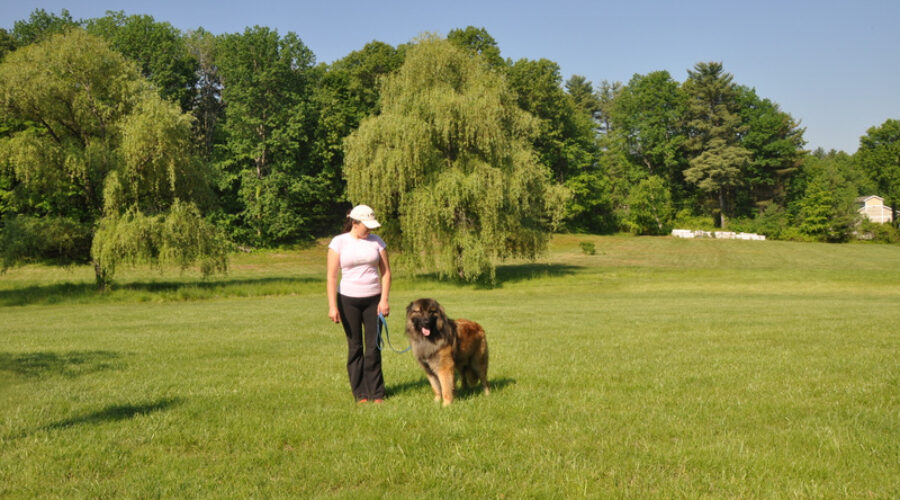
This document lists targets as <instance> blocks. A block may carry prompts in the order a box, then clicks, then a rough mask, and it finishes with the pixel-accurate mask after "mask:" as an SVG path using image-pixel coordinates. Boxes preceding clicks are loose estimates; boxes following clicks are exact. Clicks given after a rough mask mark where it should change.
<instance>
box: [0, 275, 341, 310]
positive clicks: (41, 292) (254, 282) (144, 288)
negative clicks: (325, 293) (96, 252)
mask: <svg viewBox="0 0 900 500" xmlns="http://www.w3.org/2000/svg"><path fill="white" fill-rule="evenodd" d="M321 282H324V278H291V277H269V278H253V279H227V278H226V279H219V280H202V281H143V282H142V281H135V282H128V283H116V284H114V285H113V287H112V291H113V292H115V291H119V290H123V291H130V292H147V293H154V294H165V293H170V294H171V293H176V292H179V291H181V290H187V289H192V290H201V291H207V292H212V291H214V290H223V291H224V292H225V294H226V295H227V293H228V288H232V287H234V288H236V287H241V286H247V285H250V286H258V287H265V286H267V285H285V286H288V287H292V286H300V285H306V284H309V283H321ZM102 293H104V292H100V291H98V290H97V285H96V284H94V283H87V282H85V283H54V284H52V285H32V286H26V287H21V288H14V289H9V290H0V307H4V306H6V307H9V306H25V305H33V304H44V305H51V304H59V303H62V302H71V301H76V300H78V299H80V298H92V297H96V296H98V295H100V294H102ZM264 293H265V292H264V290H263V291H261V292H260V295H262V294H264Z"/></svg>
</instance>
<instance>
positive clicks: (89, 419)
mask: <svg viewBox="0 0 900 500" xmlns="http://www.w3.org/2000/svg"><path fill="white" fill-rule="evenodd" d="M179 404H181V400H180V399H178V398H165V399H160V400H158V401H154V402H151V403H144V404H137V405H134V404H127V405H109V406H107V407H106V408H103V409H102V410H98V411H93V412H89V413H85V414H83V415H78V416H75V417H71V418H67V419H65V420H60V421H59V422H54V423H51V424H48V425H45V426H43V427H39V428H38V429H37V430H39V431H49V430H56V429H66V428H69V427H74V426H77V425H94V424H102V423H106V422H119V421H122V420H128V419H131V418H134V417H137V416H139V415H147V414H150V413H156V412H158V411H163V410H168V409H169V408H171V407H173V406H177V405H179Z"/></svg>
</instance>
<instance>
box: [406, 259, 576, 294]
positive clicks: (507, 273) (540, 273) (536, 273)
mask: <svg viewBox="0 0 900 500" xmlns="http://www.w3.org/2000/svg"><path fill="white" fill-rule="evenodd" d="M579 269H582V267H580V266H572V265H568V264H514V265H506V266H498V267H497V277H496V280H495V282H494V283H491V282H490V281H489V280H487V279H483V280H479V281H475V282H474V283H473V282H469V281H464V280H461V279H452V278H441V277H440V276H439V275H438V274H436V273H428V274H422V275H419V278H420V279H425V280H429V281H436V282H441V283H450V284H455V285H457V286H459V287H469V286H474V287H475V288H479V289H493V288H502V287H503V285H505V284H511V283H519V282H522V281H530V280H535V279H541V278H554V277H559V276H570V275H572V274H575V273H576V272H577V271H578V270H579Z"/></svg>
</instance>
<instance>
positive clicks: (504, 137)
mask: <svg viewBox="0 0 900 500" xmlns="http://www.w3.org/2000/svg"><path fill="white" fill-rule="evenodd" d="M537 128H538V124H537V122H536V120H535V119H534V118H533V117H532V116H531V115H529V114H528V113H526V112H524V111H522V110H521V109H520V108H519V107H518V106H517V104H516V96H515V95H514V94H513V93H512V92H511V91H510V90H509V88H508V87H507V85H506V83H505V81H504V79H503V77H502V76H501V75H500V74H499V73H497V72H495V71H493V70H491V69H490V67H489V66H488V65H486V64H484V63H483V62H482V61H481V60H480V56H478V55H474V54H471V53H469V52H467V51H463V50H461V49H459V48H457V47H455V46H454V45H453V44H452V43H450V42H448V41H446V40H443V39H439V38H437V37H434V36H426V37H423V38H422V39H420V40H418V41H417V42H416V43H414V44H413V45H412V46H411V47H410V48H409V51H408V52H407V55H406V60H405V62H404V64H403V66H401V68H400V69H399V70H398V71H397V72H396V73H394V74H392V75H389V76H387V77H385V78H384V79H383V80H382V87H381V113H380V114H378V115H376V116H372V117H369V118H367V119H365V120H363V121H362V123H361V124H360V127H359V128H358V129H357V130H356V131H355V132H354V133H353V134H351V135H350V136H349V137H348V138H347V140H346V143H345V166H344V175H345V177H346V179H347V193H348V196H349V198H350V200H351V201H352V202H353V203H366V204H369V205H371V206H373V207H374V208H375V210H376V212H377V213H378V214H379V219H380V220H381V221H382V223H383V224H384V227H383V229H382V230H381V232H382V235H383V236H384V237H386V239H387V240H388V241H389V242H390V244H391V245H392V246H393V247H394V248H396V249H398V250H400V253H399V254H398V259H397V260H398V261H399V262H401V263H405V264H407V265H409V266H411V267H413V268H415V269H418V270H425V269H428V268H431V269H433V270H436V271H437V272H438V274H439V275H441V276H444V277H446V276H459V277H460V278H463V279H467V280H476V279H479V278H483V277H490V279H491V280H493V279H494V277H495V272H496V267H497V265H498V264H499V263H500V262H501V261H502V260H504V259H506V258H510V257H524V258H532V259H533V258H535V257H537V256H539V255H540V254H541V253H542V252H543V251H545V250H546V246H547V242H548V240H549V234H550V232H551V231H552V229H553V228H554V227H555V224H557V223H558V222H559V219H560V217H561V214H562V210H563V209H564V204H565V201H566V196H567V194H566V193H567V192H566V191H565V190H564V189H563V188H562V187H560V186H558V185H554V184H553V183H552V182H551V181H550V172H549V170H548V169H547V168H546V167H544V166H542V165H541V164H540V163H539V162H538V160H537V158H536V155H535V152H534V150H533V149H532V147H531V139H532V137H533V134H535V133H536V132H537Z"/></svg>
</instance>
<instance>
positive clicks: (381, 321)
mask: <svg viewBox="0 0 900 500" xmlns="http://www.w3.org/2000/svg"><path fill="white" fill-rule="evenodd" d="M381 330H384V336H385V337H386V338H387V343H388V347H390V348H391V350H392V351H394V352H396V353H397V354H403V353H404V352H406V351H408V350H410V349H412V345H410V346H409V347H407V348H406V349H403V350H402V351H398V350H397V349H394V346H393V345H392V344H391V334H390V333H388V327H387V318H385V317H384V315H383V314H381V313H378V341H377V342H376V345H378V350H379V351H381V350H384V341H382V340H381Z"/></svg>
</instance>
